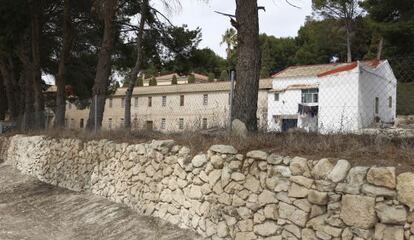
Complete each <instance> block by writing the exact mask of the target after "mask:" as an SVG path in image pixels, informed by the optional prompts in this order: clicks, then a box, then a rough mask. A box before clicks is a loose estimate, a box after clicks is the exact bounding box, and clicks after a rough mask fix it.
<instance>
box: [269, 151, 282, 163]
mask: <svg viewBox="0 0 414 240" xmlns="http://www.w3.org/2000/svg"><path fill="white" fill-rule="evenodd" d="M267 162H268V163H269V164H272V165H278V164H280V163H282V162H283V157H282V156H280V155H277V154H274V153H272V154H270V155H269V156H268V157H267Z"/></svg>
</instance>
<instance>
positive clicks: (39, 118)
mask: <svg viewBox="0 0 414 240" xmlns="http://www.w3.org/2000/svg"><path fill="white" fill-rule="evenodd" d="M40 11H41V9H40V5H39V3H38V2H37V1H32V2H31V27H32V35H31V36H32V37H31V47H32V66H31V70H32V81H33V96H34V110H35V128H36V129H44V128H45V103H44V96H43V91H42V74H41V68H40V31H41V23H40Z"/></svg>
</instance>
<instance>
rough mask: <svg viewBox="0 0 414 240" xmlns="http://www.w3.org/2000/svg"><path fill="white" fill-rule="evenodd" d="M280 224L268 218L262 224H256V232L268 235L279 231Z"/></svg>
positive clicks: (264, 235)
mask: <svg viewBox="0 0 414 240" xmlns="http://www.w3.org/2000/svg"><path fill="white" fill-rule="evenodd" d="M279 228H280V226H279V225H277V224H276V222H274V221H271V220H268V221H265V222H264V223H262V224H258V225H255V226H254V232H255V233H256V234H258V235H260V236H263V237H268V236H271V235H273V234H275V233H276V232H277V230H279Z"/></svg>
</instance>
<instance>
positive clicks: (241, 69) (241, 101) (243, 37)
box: [232, 0, 260, 131]
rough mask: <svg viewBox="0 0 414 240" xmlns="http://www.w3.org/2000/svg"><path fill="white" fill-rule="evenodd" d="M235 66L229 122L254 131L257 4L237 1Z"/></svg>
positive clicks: (257, 55)
mask: <svg viewBox="0 0 414 240" xmlns="http://www.w3.org/2000/svg"><path fill="white" fill-rule="evenodd" d="M236 18H237V22H236V23H234V25H235V27H236V29H237V38H238V46H237V66H236V76H237V79H236V87H235V98H234V106H233V109H232V110H233V111H232V119H233V120H234V119H238V120H240V121H242V122H243V123H244V124H245V125H246V127H247V129H248V130H249V131H257V116H256V113H257V99H258V91H259V76H260V48H259V16H258V9H257V0H236Z"/></svg>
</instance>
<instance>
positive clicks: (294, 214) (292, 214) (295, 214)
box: [279, 202, 308, 227]
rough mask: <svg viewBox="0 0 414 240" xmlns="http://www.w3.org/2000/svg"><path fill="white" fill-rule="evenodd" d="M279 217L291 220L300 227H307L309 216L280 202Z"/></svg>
mask: <svg viewBox="0 0 414 240" xmlns="http://www.w3.org/2000/svg"><path fill="white" fill-rule="evenodd" d="M279 217H280V218H284V219H287V220H290V221H291V222H293V223H294V224H296V225H298V226H300V227H305V225H306V221H307V220H308V214H307V213H306V212H305V211H303V210H300V209H299V208H297V207H294V206H292V205H289V204H286V203H284V202H279Z"/></svg>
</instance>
